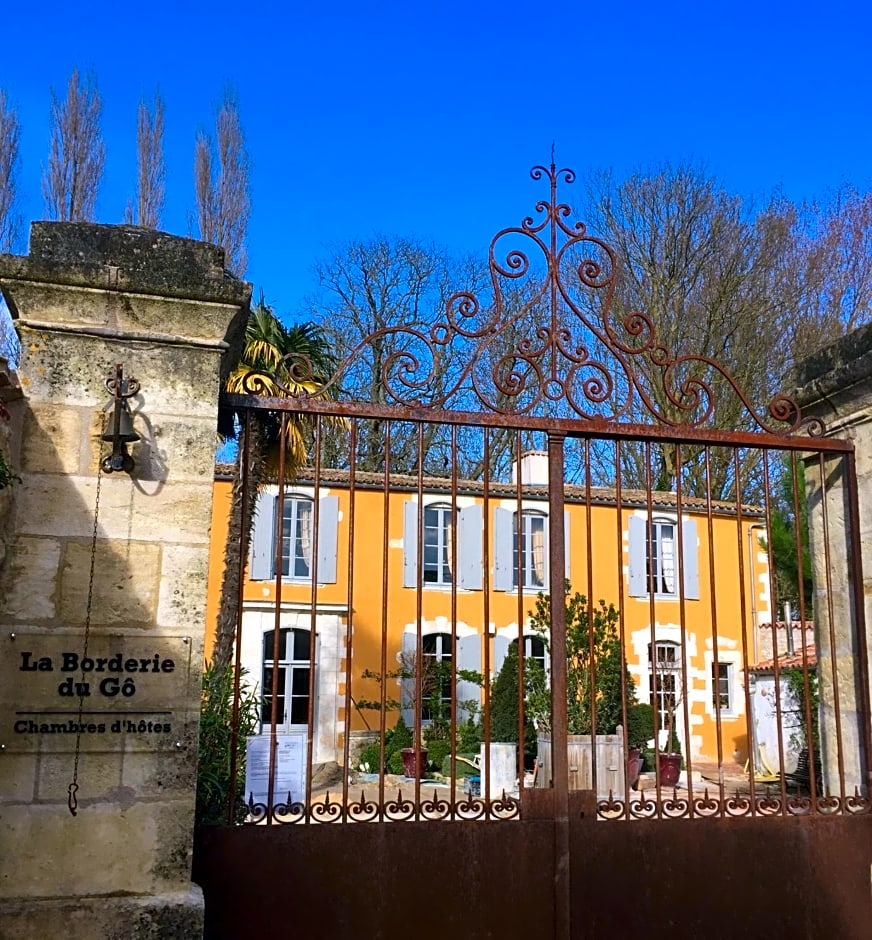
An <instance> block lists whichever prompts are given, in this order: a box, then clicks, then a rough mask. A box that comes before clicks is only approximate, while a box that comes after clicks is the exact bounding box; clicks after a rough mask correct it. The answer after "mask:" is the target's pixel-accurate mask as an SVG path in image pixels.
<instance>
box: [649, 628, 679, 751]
mask: <svg viewBox="0 0 872 940" xmlns="http://www.w3.org/2000/svg"><path fill="white" fill-rule="evenodd" d="M652 651H653V653H654V655H653V656H652V655H651V654H652ZM661 651H663V652H664V653H665V652H667V651H668V652H671V653H672V654H673V655H672V657H671V660H670V662H671V664H670V665H669V666H666V665H661V660H660V655H659V654H660V652H661ZM655 657H656V660H655ZM655 661H656V665H655ZM655 673H656V683H657V687H656V689H655ZM667 678H668V679H669V680H671V681H670V682H669V685H670V686H671V688H669V689H664V687H663V680H664V679H667ZM681 678H682V676H681V644H680V643H677V642H676V641H675V640H655V641H654V643H653V644H652V643H649V644H648V701H649V704H650V705H651V707H652V708H653V709H654V718H655V726H656V731H658V732H660V731H665V730H666V723H667V717H668V711H669V708H670V706H668V705H667V704H666V703H665V696H667V695H669V696H671V697H672V705H671V710H672V711H673V713H674V715H675V727H674V728H673V729H672V730H673V732H674V733H675V734H676V735H679V737H680V731H679V725H680V723H681V715H680V710H679V706H678V705H677V704H676V703H678V702H680V701H681ZM661 702H663V704H662V705H661Z"/></svg>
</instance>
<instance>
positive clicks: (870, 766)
mask: <svg viewBox="0 0 872 940" xmlns="http://www.w3.org/2000/svg"><path fill="white" fill-rule="evenodd" d="M845 462H846V463H847V470H848V472H847V477H848V520H849V524H850V526H851V561H850V566H851V567H850V573H851V587H852V593H853V601H854V610H855V613H854V618H855V621H854V622H855V624H856V639H857V666H858V669H859V673H860V675H859V682H860V701H859V703H858V705H859V712H860V714H861V715H862V716H863V718H862V721H863V728H862V732H863V734H862V737H863V755H862V765H863V766H862V775H863V776H864V777H865V779H866V792H865V793H864V794H863V796H864V797H866V799H870V798H872V715H870V704H869V695H870V693H869V648H868V642H869V641H868V635H867V632H866V606H865V601H866V591H865V585H864V584H863V556H862V553H861V542H860V505H859V495H858V492H857V459H856V454H855V452H854V451H853V450H851V451H850V452H849V453H848V454H847V455H846V457H845Z"/></svg>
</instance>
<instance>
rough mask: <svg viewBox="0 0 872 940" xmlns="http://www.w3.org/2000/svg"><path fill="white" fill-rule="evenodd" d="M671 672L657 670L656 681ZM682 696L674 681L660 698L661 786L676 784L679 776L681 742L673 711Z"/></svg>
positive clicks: (658, 756)
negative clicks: (662, 722) (663, 717)
mask: <svg viewBox="0 0 872 940" xmlns="http://www.w3.org/2000/svg"><path fill="white" fill-rule="evenodd" d="M673 672H674V670H667V669H661V670H658V677H657V679H658V682H662V681H663V679H664V677H665V676H666V675H669V674H672V673H673ZM661 688H662V686H661ZM682 697H683V692H681V691H679V689H678V683H677V682H676V683H675V684H674V690H673V691H669V692H668V693H667V694H665V695H663V699H662V701H663V705H664V711H665V713H666V721H665V725H666V742H665V745H664V746H663V747H662V748H661V749H660V751H659V752H658V754H657V771H658V776H659V777H660V785H661V786H663V787H674V786H677V784H678V778H679V777H680V776H681V743H680V742H679V740H678V734H677V733H676V731H675V712H676V709H677V708H678V706H679V705H680V704H681V700H682Z"/></svg>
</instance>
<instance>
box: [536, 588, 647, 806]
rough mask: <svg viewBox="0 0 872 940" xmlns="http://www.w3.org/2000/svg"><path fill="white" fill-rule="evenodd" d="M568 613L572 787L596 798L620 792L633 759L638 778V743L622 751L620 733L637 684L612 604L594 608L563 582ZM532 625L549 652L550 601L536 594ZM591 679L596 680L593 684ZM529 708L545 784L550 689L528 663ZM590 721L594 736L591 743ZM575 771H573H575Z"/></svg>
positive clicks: (542, 675)
mask: <svg viewBox="0 0 872 940" xmlns="http://www.w3.org/2000/svg"><path fill="white" fill-rule="evenodd" d="M566 587H567V590H566V598H565V602H564V603H565V609H566V660H567V663H566V664H567V676H566V698H567V702H566V705H567V719H568V729H569V741H568V744H569V749H570V755H569V758H570V759H569V764H570V773H571V774H572V776H571V777H570V786H571V787H573V788H576V789H596V790H597V792H598V793H599V794H600V795H603V796H606V795H608V793H609V792H610V791H611V792H620V791H621V790H623V788H624V780H625V779H626V778H625V773H626V762H627V759H628V757H630V756H632V757H633V758H634V767H633V770H634V772H635V773H636V775H638V770H639V769H640V767H641V764H640V763H635V762H638V761H639V758H640V757H641V754H640V753H638V751H637V749H636V744H637V742H633V741H630V742H629V743H630V744H632V745H633V746H634V751H633V752H630V753H625V752H624V747H625V744H626V743H627V739H626V738H625V737H624V735H623V734H622V732H621V730H620V729H621V726H622V724H623V720H624V696H625V695H626V705H627V710H628V714H629V712H630V711H631V710H632V708H633V707H634V706H635V705H636V695H635V686H634V684H633V679H632V677H631V676H630V673H629V671H628V669H627V664H626V660H625V658H624V655H623V651H622V649H621V640H620V635H619V632H618V623H619V614H618V611H617V609H616V608H615V606H614V604H606V603H605V601H603V600H600V601H599V603H598V604H594V603H592V602H588V600H587V598H586V597H585V596H584V595H583V594H580V593H578V592H577V591H576V592H575V593H572V592H571V589H570V587H569V584H568V583H567V586H566ZM530 622H531V624H532V626H533V628H534V629H535V630H536V632H537V634H538V635H539V636H540V637H541V638H542V640H543V642H544V643H545V646H546V649H548V648H549V642H548V640H549V628H550V624H551V602H550V598H549V597H548V596H547V595H546V594H539V596H538V597H537V599H536V606H535V608H534V612H533V614H532V616H531V618H530ZM592 675H595V680H592ZM527 707H528V710H529V714H530V716H531V717H532V718H533V720H534V722H535V725H536V728H537V733H538V738H539V758H540V765H542V764H543V763H544V765H545V768H546V770H545V773H544V774H543V779H542V780H541V783H542V785H544V786H547V785H548V783H549V781H548V779H547V778H548V777H549V773H548V771H549V769H550V762H551V761H550V746H551V735H550V731H551V691H550V688H549V685H548V682H547V677H546V675H545V672H544V670H543V669H542V668H541V666H539V665H538V664H537V663H534V662H531V663H530V664H529V668H528V671H527ZM594 717H595V720H596V737H595V740H594V739H593V730H594ZM594 747H595V748H596V749H597V757H596V763H597V780H596V781H595V782H594V780H593V779H592V766H593V758H592V749H593V748H594ZM616 753H618V754H619V756H617V758H616V756H615V755H616ZM573 768H576V769H577V770H576V773H573Z"/></svg>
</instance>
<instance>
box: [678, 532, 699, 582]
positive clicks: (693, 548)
mask: <svg viewBox="0 0 872 940" xmlns="http://www.w3.org/2000/svg"><path fill="white" fill-rule="evenodd" d="M681 539H682V543H683V544H682V551H683V554H684V558H683V559H682V561H683V563H684V570H683V575H684V596H685V597H686V598H688V600H693V601H695V600H699V550H698V547H697V544H696V522H695V521H694V520H693V519H685V520H684V521H683V522H682V524H681Z"/></svg>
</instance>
